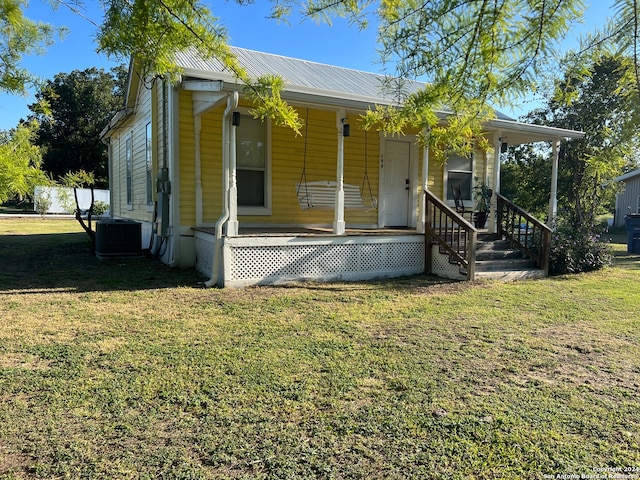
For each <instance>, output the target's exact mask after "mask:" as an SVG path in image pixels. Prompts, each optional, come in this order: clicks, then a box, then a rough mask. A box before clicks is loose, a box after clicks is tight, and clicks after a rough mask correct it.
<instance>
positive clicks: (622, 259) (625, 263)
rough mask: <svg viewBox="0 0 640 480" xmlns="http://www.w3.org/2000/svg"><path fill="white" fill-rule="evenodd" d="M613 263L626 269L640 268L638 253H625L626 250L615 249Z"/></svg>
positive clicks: (639, 255)
mask: <svg viewBox="0 0 640 480" xmlns="http://www.w3.org/2000/svg"><path fill="white" fill-rule="evenodd" d="M625 248H626V247H625ZM613 265H614V266H615V267H619V268H624V269H626V270H640V254H637V253H627V252H626V250H615V251H614V252H613Z"/></svg>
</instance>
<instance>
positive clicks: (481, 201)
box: [473, 183, 493, 228]
mask: <svg viewBox="0 0 640 480" xmlns="http://www.w3.org/2000/svg"><path fill="white" fill-rule="evenodd" d="M473 190H474V196H475V202H476V208H475V212H474V214H473V222H474V224H475V227H476V228H484V226H485V225H486V223H487V218H488V217H489V209H490V206H491V195H493V190H492V189H490V188H489V187H488V186H487V185H486V184H485V183H481V184H479V185H478V184H476V186H475V187H473Z"/></svg>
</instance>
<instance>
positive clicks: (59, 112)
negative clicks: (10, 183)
mask: <svg viewBox="0 0 640 480" xmlns="http://www.w3.org/2000/svg"><path fill="white" fill-rule="evenodd" d="M125 75H126V70H125V69H124V67H118V68H115V69H112V70H111V72H110V73H108V72H106V71H104V70H103V69H96V68H89V69H86V70H82V71H80V70H74V71H73V72H71V73H59V74H57V75H56V76H55V77H54V79H53V80H49V81H47V82H46V83H45V84H44V85H43V86H42V87H41V88H40V91H39V92H38V93H37V94H36V99H37V100H38V103H36V104H34V105H30V106H29V108H30V109H31V110H32V111H33V117H34V118H37V119H38V121H39V122H40V128H39V129H38V132H37V133H38V135H37V137H36V144H37V145H39V146H40V147H41V148H42V150H43V168H44V170H45V171H47V172H48V173H49V174H50V175H51V176H52V178H54V179H55V180H59V179H61V178H62V177H64V175H66V174H67V173H69V172H75V171H79V170H84V171H87V172H92V173H93V174H94V176H95V179H96V186H98V187H99V188H105V187H107V186H108V172H107V163H108V162H107V147H106V145H104V144H103V143H102V142H101V141H100V131H101V130H102V128H104V126H105V125H106V123H107V122H108V121H109V119H110V118H111V117H112V116H113V115H114V114H115V113H116V112H117V111H118V110H119V109H120V108H122V102H123V90H124V82H125ZM43 103H46V104H47V105H48V106H49V112H47V113H42V112H41V108H40V106H41V105H42V104H43Z"/></svg>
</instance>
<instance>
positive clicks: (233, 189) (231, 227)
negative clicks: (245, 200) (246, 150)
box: [227, 125, 238, 237]
mask: <svg viewBox="0 0 640 480" xmlns="http://www.w3.org/2000/svg"><path fill="white" fill-rule="evenodd" d="M236 128H237V127H236V126H235V125H231V126H230V128H229V221H228V222H227V236H229V237H236V236H237V235H238V179H237V175H236V165H237V158H236Z"/></svg>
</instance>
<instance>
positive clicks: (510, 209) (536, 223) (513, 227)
mask: <svg viewBox="0 0 640 480" xmlns="http://www.w3.org/2000/svg"><path fill="white" fill-rule="evenodd" d="M496 199H497V206H498V207H497V210H498V218H497V220H498V235H500V237H504V238H506V239H507V240H509V241H510V242H511V244H512V245H513V246H514V247H516V248H517V249H518V250H521V251H522V252H524V253H525V255H527V256H528V257H529V258H530V259H531V260H533V261H534V262H536V264H537V265H538V268H540V269H542V270H544V273H545V275H548V274H549V254H550V252H551V233H552V230H551V229H550V228H549V227H547V226H546V225H545V224H544V223H542V222H541V221H540V220H538V219H536V218H535V217H533V216H531V215H530V214H528V213H527V212H525V211H524V210H523V209H521V208H520V207H518V206H517V205H516V204H514V203H512V202H511V201H509V200H508V199H507V198H505V197H503V196H502V195H500V194H499V193H496Z"/></svg>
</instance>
